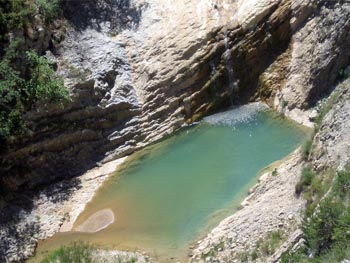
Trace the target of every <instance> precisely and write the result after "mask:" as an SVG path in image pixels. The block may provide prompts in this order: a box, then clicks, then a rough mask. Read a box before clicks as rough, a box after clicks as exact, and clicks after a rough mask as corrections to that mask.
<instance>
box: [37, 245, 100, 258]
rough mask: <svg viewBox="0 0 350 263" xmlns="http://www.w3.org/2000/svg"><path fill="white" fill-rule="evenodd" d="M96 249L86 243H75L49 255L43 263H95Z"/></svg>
mask: <svg viewBox="0 0 350 263" xmlns="http://www.w3.org/2000/svg"><path fill="white" fill-rule="evenodd" d="M93 250H94V248H93V247H92V246H91V245H89V244H86V243H81V242H78V243H73V244H71V245H69V246H62V247H61V248H59V249H57V250H55V251H54V252H52V253H51V254H50V255H48V256H47V257H46V258H45V259H44V260H42V261H41V263H56V262H62V263H65V262H67V263H68V262H69V263H93V257H92V253H93Z"/></svg>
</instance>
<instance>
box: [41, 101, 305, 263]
mask: <svg viewBox="0 0 350 263" xmlns="http://www.w3.org/2000/svg"><path fill="white" fill-rule="evenodd" d="M245 107H246V108H244V107H243V108H240V109H239V110H233V111H229V112H225V113H220V114H217V115H213V116H211V117H208V118H205V119H204V121H202V122H200V123H199V124H198V125H195V126H192V127H189V128H186V129H184V130H183V131H181V132H179V133H177V134H176V135H174V136H172V137H170V138H168V139H166V140H164V141H162V142H160V143H157V144H155V145H153V146H150V147H147V148H146V149H144V150H142V151H140V152H139V153H136V154H134V155H133V156H132V158H130V159H129V160H128V161H127V162H126V163H125V164H124V165H122V167H121V168H120V169H119V170H118V171H117V172H116V173H115V175H114V176H112V177H111V178H110V179H109V180H107V181H106V183H105V184H104V185H103V187H102V188H101V189H100V190H99V191H98V192H97V194H96V195H95V197H94V199H93V200H92V202H91V203H89V204H88V205H87V208H86V210H85V211H84V212H83V213H82V214H81V215H80V216H79V218H78V220H77V222H76V223H75V227H77V226H78V225H80V224H82V223H83V222H84V221H85V220H86V219H88V218H89V217H90V216H91V215H92V214H94V213H95V212H97V211H99V210H101V209H111V210H112V211H113V212H114V216H115V222H114V223H113V224H111V225H110V226H108V227H107V228H105V229H103V230H101V231H100V232H97V233H89V234H88V233H79V232H69V233H59V234H56V235H55V236H54V237H53V238H51V239H48V240H46V241H44V242H42V243H41V244H40V245H39V249H38V251H39V254H40V253H41V252H42V251H45V250H52V249H54V248H57V247H58V246H60V245H62V244H67V243H69V242H71V241H74V240H85V241H90V242H93V243H96V244H98V245H100V246H102V247H107V248H120V249H130V250H134V249H138V250H141V251H147V252H148V253H150V254H151V256H153V257H155V258H156V259H158V260H159V262H177V261H182V262H184V259H185V258H186V253H187V249H188V247H189V245H190V244H191V243H192V242H194V241H195V240H196V239H198V238H199V237H200V236H201V235H202V234H203V233H204V232H205V231H207V230H208V228H210V227H212V226H214V225H215V224H217V223H218V222H219V221H220V220H222V219H223V218H224V217H225V216H227V215H228V214H231V213H232V212H234V210H235V209H236V207H237V205H238V204H239V203H240V202H241V201H242V199H243V198H244V196H245V195H246V193H247V190H248V189H249V188H250V187H251V186H252V185H253V184H254V183H255V182H256V175H257V174H258V173H259V171H260V170H261V169H262V168H264V167H266V166H267V165H269V164H270V163H272V162H274V161H276V160H279V159H281V158H283V157H285V156H286V155H288V154H289V153H290V152H292V151H293V150H294V149H296V147H297V146H298V145H299V144H300V143H301V142H302V141H303V140H304V138H305V136H306V132H305V130H303V129H301V128H300V127H299V126H297V125H295V124H294V123H291V122H288V121H287V120H286V119H283V118H281V117H278V116H277V115H275V114H273V113H271V112H268V111H261V107H260V106H257V105H255V106H254V105H253V106H248V107H247V106H245ZM252 107H253V108H252ZM37 259H38V258H37Z"/></svg>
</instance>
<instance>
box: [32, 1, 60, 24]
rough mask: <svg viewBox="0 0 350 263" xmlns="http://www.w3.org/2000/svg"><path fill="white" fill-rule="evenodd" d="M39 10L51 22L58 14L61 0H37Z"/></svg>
mask: <svg viewBox="0 0 350 263" xmlns="http://www.w3.org/2000/svg"><path fill="white" fill-rule="evenodd" d="M37 1H38V5H39V12H40V13H41V14H42V15H43V17H44V19H45V21H46V23H51V22H52V21H53V20H54V19H55V18H56V17H57V15H58V12H59V6H60V0H37Z"/></svg>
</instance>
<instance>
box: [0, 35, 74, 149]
mask: <svg viewBox="0 0 350 263" xmlns="http://www.w3.org/2000/svg"><path fill="white" fill-rule="evenodd" d="M21 43H22V42H21V41H19V40H16V41H12V42H11V43H10V45H9V46H8V48H7V49H6V50H5V54H4V56H3V57H2V59H1V60H0V142H1V145H2V146H4V141H6V140H7V139H8V138H9V137H11V136H16V135H19V134H22V133H24V132H25V123H24V121H23V117H22V116H23V113H24V112H25V111H26V110H28V109H31V108H32V107H34V106H35V105H36V104H37V103H43V104H45V103H60V104H62V103H63V102H64V101H67V100H69V99H70V97H69V92H68V90H67V88H65V87H64V85H63V81H62V79H60V78H59V77H58V76H57V75H56V73H55V71H54V69H53V66H52V65H51V64H50V63H49V61H48V60H47V59H46V58H45V57H42V56H39V55H38V54H36V53H35V52H34V51H28V52H26V55H25V59H24V62H23V63H24V66H25V67H24V68H25V69H26V70H25V71H23V70H22V72H21V67H22V66H23V65H21V66H18V63H17V59H18V57H19V54H18V52H17V50H18V47H19V46H20V45H21Z"/></svg>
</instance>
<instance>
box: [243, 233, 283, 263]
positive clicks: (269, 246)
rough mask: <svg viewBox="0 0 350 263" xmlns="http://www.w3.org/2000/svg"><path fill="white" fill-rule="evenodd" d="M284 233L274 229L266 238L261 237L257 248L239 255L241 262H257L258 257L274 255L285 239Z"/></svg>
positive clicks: (256, 245)
mask: <svg viewBox="0 0 350 263" xmlns="http://www.w3.org/2000/svg"><path fill="white" fill-rule="evenodd" d="M283 238H284V237H283V233H282V231H280V230H277V231H273V232H270V233H268V234H267V236H266V237H265V238H260V239H259V240H258V241H257V242H256V244H255V249H254V250H253V251H251V252H248V251H245V252H241V253H240V254H239V255H238V258H239V259H240V261H241V262H251V261H253V262H255V260H256V259H258V258H260V259H261V258H264V257H268V256H271V255H273V253H275V251H276V249H277V248H279V247H280V245H281V243H282V240H283Z"/></svg>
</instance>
